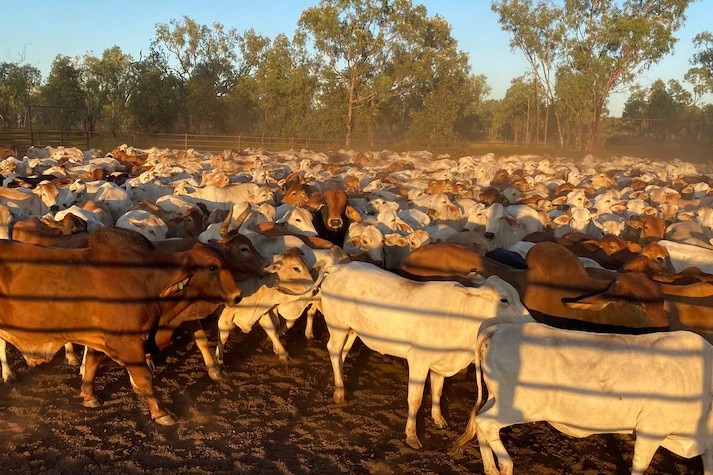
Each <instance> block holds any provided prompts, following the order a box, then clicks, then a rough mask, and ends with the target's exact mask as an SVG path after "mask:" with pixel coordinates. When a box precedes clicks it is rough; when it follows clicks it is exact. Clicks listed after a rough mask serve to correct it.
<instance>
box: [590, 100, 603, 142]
mask: <svg viewBox="0 0 713 475" xmlns="http://www.w3.org/2000/svg"><path fill="white" fill-rule="evenodd" d="M603 109H604V101H603V100H601V99H598V100H596V101H595V103H594V108H593V110H592V129H591V131H590V132H589V140H588V141H587V151H591V150H593V149H594V147H596V146H597V145H598V144H599V134H600V132H601V131H600V129H601V125H602V110H603Z"/></svg>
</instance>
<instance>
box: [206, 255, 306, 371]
mask: <svg viewBox="0 0 713 475" xmlns="http://www.w3.org/2000/svg"><path fill="white" fill-rule="evenodd" d="M265 272H266V273H267V275H265V276H261V277H258V276H255V277H251V278H249V279H246V280H241V281H238V282H237V284H238V287H240V291H241V293H242V296H243V298H242V299H241V300H240V303H239V304H238V305H235V306H232V307H225V308H224V309H223V311H222V312H221V314H220V316H219V317H218V331H219V334H220V340H219V342H218V346H217V348H216V350H215V360H216V362H217V363H218V364H219V365H222V364H223V353H224V348H225V343H226V342H227V341H228V337H229V336H230V332H231V330H232V329H233V328H235V327H236V326H237V327H238V328H240V329H241V330H242V331H243V332H245V333H250V331H251V330H252V327H253V325H254V324H255V322H258V321H259V322H260V325H261V326H262V327H263V329H264V330H265V332H266V333H267V334H268V336H269V337H270V339H271V340H272V341H273V343H274V342H275V341H276V340H277V341H278V342H279V339H278V337H277V328H276V327H277V325H276V321H277V320H276V317H275V315H270V314H271V313H272V312H273V311H274V309H275V307H277V306H278V305H280V304H286V303H288V302H291V301H294V300H299V299H303V298H307V297H310V296H311V295H312V292H313V290H315V289H316V285H317V284H315V281H314V280H313V277H312V275H311V274H310V272H309V268H308V267H307V264H306V263H305V261H304V258H303V257H302V254H301V252H300V251H299V249H290V250H288V251H285V252H283V253H280V254H277V255H276V256H275V259H274V262H273V263H272V264H271V265H269V266H267V267H266V268H265ZM303 308H304V307H303ZM273 348H274V349H275V352H276V353H277V354H278V356H280V358H281V359H285V358H286V357H287V352H286V351H284V347H282V345H281V344H280V345H279V348H281V349H282V350H283V351H284V353H279V352H278V347H277V346H273ZM210 363H211V362H210V361H208V360H206V365H207V366H208V367H209V368H210V366H211V364H210Z"/></svg>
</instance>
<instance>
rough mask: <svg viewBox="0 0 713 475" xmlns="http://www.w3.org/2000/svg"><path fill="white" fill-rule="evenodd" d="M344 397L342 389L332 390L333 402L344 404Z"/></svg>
mask: <svg viewBox="0 0 713 475" xmlns="http://www.w3.org/2000/svg"><path fill="white" fill-rule="evenodd" d="M346 400H347V399H346V397H345V396H344V389H343V388H342V389H335V390H334V402H336V403H337V404H344V403H345V402H346Z"/></svg>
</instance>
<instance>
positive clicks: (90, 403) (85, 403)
mask: <svg viewBox="0 0 713 475" xmlns="http://www.w3.org/2000/svg"><path fill="white" fill-rule="evenodd" d="M101 405H102V403H101V401H99V399H97V398H92V399H89V400H87V401H83V402H82V406H84V407H99V406H101Z"/></svg>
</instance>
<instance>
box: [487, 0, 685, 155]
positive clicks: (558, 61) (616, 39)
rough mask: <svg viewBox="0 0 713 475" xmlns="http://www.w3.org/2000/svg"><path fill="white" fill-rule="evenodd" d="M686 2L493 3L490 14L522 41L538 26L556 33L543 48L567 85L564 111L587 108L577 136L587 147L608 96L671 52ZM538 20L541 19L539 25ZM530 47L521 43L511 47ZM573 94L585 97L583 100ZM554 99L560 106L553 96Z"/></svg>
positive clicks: (597, 133)
mask: <svg viewBox="0 0 713 475" xmlns="http://www.w3.org/2000/svg"><path fill="white" fill-rule="evenodd" d="M691 1H692V0H587V1H582V0H562V1H555V0H539V1H537V3H534V2H533V1H532V0H503V1H496V2H495V4H494V9H496V11H498V13H500V22H501V24H503V25H504V27H505V28H506V29H507V30H508V31H517V32H518V34H520V35H524V36H525V38H531V37H532V38H539V37H540V36H538V33H540V32H541V29H540V27H539V25H540V24H541V23H542V24H544V25H546V26H547V28H546V29H545V31H548V32H549V31H552V32H557V34H556V35H555V34H553V35H551V36H547V37H546V38H547V40H548V41H552V42H551V43H549V42H546V43H545V44H546V48H544V49H545V51H546V52H547V53H548V54H549V53H550V52H551V53H552V57H553V58H555V65H554V68H555V70H556V77H557V79H556V80H559V79H563V80H565V81H567V84H566V87H563V88H561V89H560V90H562V91H565V92H567V93H568V94H567V99H568V100H576V101H577V103H575V104H570V105H569V112H570V113H572V112H573V111H574V110H575V109H578V108H581V107H582V105H583V104H584V105H586V106H587V107H588V109H587V115H588V118H587V122H588V127H587V130H584V129H583V128H580V132H581V133H583V134H586V139H585V137H582V139H581V140H582V142H583V143H586V147H587V148H591V147H593V146H594V145H596V144H597V143H598V142H599V136H600V129H601V118H602V114H603V112H604V111H605V107H606V104H607V101H608V98H609V95H610V93H611V92H613V91H615V90H617V89H618V88H620V87H623V86H626V85H627V84H630V83H631V82H632V81H633V80H634V79H636V77H638V76H639V75H640V74H641V73H642V72H644V71H646V70H647V69H648V68H649V67H650V66H651V65H653V64H655V63H656V62H658V61H659V60H660V59H661V58H662V57H663V56H664V55H666V54H668V53H669V52H670V51H671V50H672V48H673V46H674V44H675V42H676V38H675V36H674V33H675V31H676V30H678V29H679V28H680V27H681V26H682V24H683V22H684V20H685V11H686V8H687V7H688V5H689V4H690V3H691ZM540 16H542V17H544V18H545V20H543V21H542V22H541V21H540V19H539V17H540ZM533 25H534V26H533ZM530 35H531V36H530ZM516 43H517V42H516ZM532 44H534V43H531V42H530V41H527V42H525V43H524V46H521V45H520V44H519V43H517V47H518V48H525V47H532ZM535 52H536V53H538V54H539V51H538V50H535ZM526 54H527V53H526ZM574 91H579V93H586V94H587V96H588V97H587V98H586V100H585V99H584V98H582V97H581V96H580V95H578V94H574V93H573V92H574ZM556 94H558V93H557V91H556ZM557 99H558V102H559V103H560V104H562V103H563V98H562V97H559V94H558V97H557ZM580 118H581V119H584V117H580Z"/></svg>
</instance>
